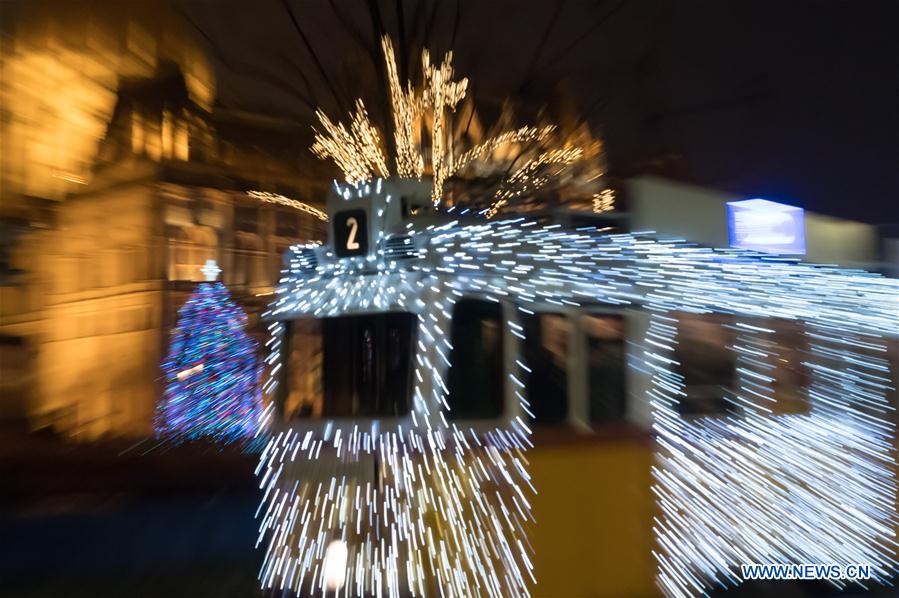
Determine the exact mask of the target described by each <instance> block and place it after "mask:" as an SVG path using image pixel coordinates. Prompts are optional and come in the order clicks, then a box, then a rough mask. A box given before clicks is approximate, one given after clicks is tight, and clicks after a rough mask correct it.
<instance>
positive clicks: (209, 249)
mask: <svg viewBox="0 0 899 598" xmlns="http://www.w3.org/2000/svg"><path fill="white" fill-rule="evenodd" d="M217 254H218V237H217V235H216V233H215V231H214V230H213V229H211V228H209V227H208V226H190V227H177V228H175V229H174V230H173V231H171V232H170V234H169V280H191V281H195V282H200V281H203V280H205V277H204V276H203V272H202V271H201V270H200V269H201V268H202V267H203V265H204V264H205V263H206V261H207V260H215V259H217Z"/></svg>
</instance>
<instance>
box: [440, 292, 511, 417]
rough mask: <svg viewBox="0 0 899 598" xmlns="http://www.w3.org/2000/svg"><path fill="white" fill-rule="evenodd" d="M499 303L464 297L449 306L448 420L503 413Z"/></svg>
mask: <svg viewBox="0 0 899 598" xmlns="http://www.w3.org/2000/svg"><path fill="white" fill-rule="evenodd" d="M502 315H503V314H502V306H501V305H500V304H498V303H494V302H490V301H479V300H471V299H464V300H462V301H459V302H458V303H456V306H455V308H454V309H453V322H452V333H451V338H452V345H453V349H452V351H451V352H450V364H451V365H450V369H449V376H448V387H449V398H448V404H449V407H450V411H449V414H448V415H449V418H450V419H487V418H496V417H499V416H500V415H502V413H503V404H504V401H503V391H504V381H505V372H504V367H503V317H502Z"/></svg>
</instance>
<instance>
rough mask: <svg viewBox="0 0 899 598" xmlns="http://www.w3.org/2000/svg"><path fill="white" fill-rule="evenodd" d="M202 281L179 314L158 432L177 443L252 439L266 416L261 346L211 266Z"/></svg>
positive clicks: (166, 369)
mask: <svg viewBox="0 0 899 598" xmlns="http://www.w3.org/2000/svg"><path fill="white" fill-rule="evenodd" d="M203 271H204V273H205V274H206V278H207V282H204V283H201V284H200V285H199V286H198V287H197V289H196V291H194V293H193V294H192V295H191V296H190V298H189V299H188V300H187V303H185V305H184V306H183V307H182V308H181V309H180V310H179V311H178V325H177V328H175V331H174V334H173V338H172V343H171V347H170V349H169V354H168V356H167V357H166V360H165V362H164V363H163V364H162V369H163V372H164V374H165V396H164V397H163V400H162V402H161V403H160V405H159V408H158V409H157V412H156V422H155V424H156V426H155V427H156V433H157V435H159V436H165V437H169V438H174V439H177V440H197V439H201V438H206V439H212V440H216V441H223V442H234V441H239V440H245V439H251V438H253V436H254V435H255V434H256V431H257V430H258V423H259V417H260V415H261V414H262V410H263V405H262V395H261V391H260V388H259V378H260V375H261V372H262V368H261V365H260V363H259V360H258V359H257V357H256V343H255V341H254V340H253V339H252V338H251V337H250V336H249V335H248V334H247V333H246V331H245V330H244V328H245V327H246V323H247V316H246V314H245V313H244V312H243V310H242V309H241V308H240V306H238V305H237V304H236V303H235V302H234V301H233V300H232V299H231V297H230V295H229V294H228V290H227V289H226V288H225V285H223V284H222V283H220V282H215V277H216V276H217V275H218V272H219V270H218V268H217V267H216V266H215V263H214V262H212V263H207V265H206V267H204V269H203Z"/></svg>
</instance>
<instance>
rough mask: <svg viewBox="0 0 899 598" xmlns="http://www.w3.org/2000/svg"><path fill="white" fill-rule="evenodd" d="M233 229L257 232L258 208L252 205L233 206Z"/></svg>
mask: <svg viewBox="0 0 899 598" xmlns="http://www.w3.org/2000/svg"><path fill="white" fill-rule="evenodd" d="M234 230H240V231H244V232H248V233H256V232H259V210H258V209H256V208H252V207H244V206H237V207H235V208H234Z"/></svg>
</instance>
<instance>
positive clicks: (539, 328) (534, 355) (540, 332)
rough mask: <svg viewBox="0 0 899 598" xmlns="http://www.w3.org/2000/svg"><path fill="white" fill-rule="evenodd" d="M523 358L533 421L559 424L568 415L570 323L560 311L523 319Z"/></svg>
mask: <svg viewBox="0 0 899 598" xmlns="http://www.w3.org/2000/svg"><path fill="white" fill-rule="evenodd" d="M523 324H524V331H525V341H524V358H525V361H526V362H527V365H528V367H529V368H530V369H531V372H530V374H528V376H527V381H526V382H527V394H528V402H529V403H530V408H531V412H532V413H533V414H534V421H535V422H536V423H538V424H558V423H562V422H564V421H565V420H566V419H567V417H568V343H569V338H570V336H571V323H570V321H569V320H568V319H567V318H566V317H565V316H563V315H560V314H534V315H532V316H527V317H525V318H524V321H523Z"/></svg>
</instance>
